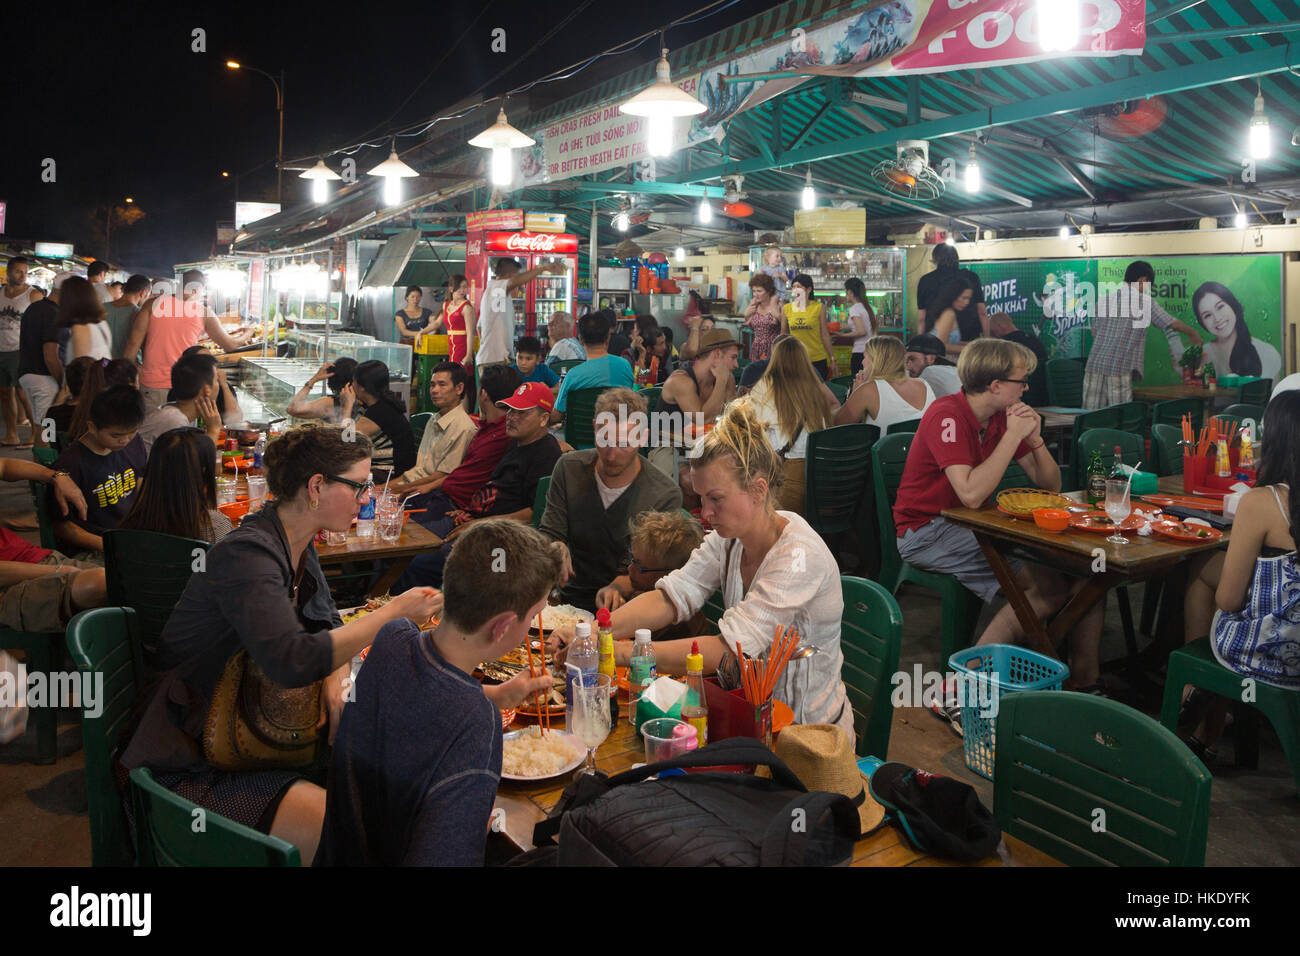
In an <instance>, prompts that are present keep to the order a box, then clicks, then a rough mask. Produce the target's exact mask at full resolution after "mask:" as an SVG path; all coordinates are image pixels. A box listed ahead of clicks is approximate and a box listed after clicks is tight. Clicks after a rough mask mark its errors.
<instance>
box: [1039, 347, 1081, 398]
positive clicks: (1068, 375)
mask: <svg viewBox="0 0 1300 956" xmlns="http://www.w3.org/2000/svg"><path fill="white" fill-rule="evenodd" d="M1047 397H1048V400H1049V402H1050V403H1051V404H1052V405H1056V406H1058V407H1061V408H1080V407H1082V406H1083V363H1082V362H1080V361H1077V360H1076V359H1050V360H1049V361H1048V363H1047Z"/></svg>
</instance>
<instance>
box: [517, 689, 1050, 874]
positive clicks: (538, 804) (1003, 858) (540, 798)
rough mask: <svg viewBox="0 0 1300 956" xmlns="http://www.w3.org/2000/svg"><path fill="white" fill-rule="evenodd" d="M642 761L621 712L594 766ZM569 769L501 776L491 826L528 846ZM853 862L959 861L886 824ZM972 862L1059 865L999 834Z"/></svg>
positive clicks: (863, 842) (559, 722)
mask: <svg viewBox="0 0 1300 956" xmlns="http://www.w3.org/2000/svg"><path fill="white" fill-rule="evenodd" d="M536 722H537V721H536V719H535V718H531V717H522V716H521V717H517V718H516V722H515V723H514V724H512V725H511V727H510V728H509V729H510V730H518V729H522V728H523V727H525V726H527V725H528V724H532V723H536ZM563 726H564V720H563V718H559V719H557V718H555V717H552V718H551V727H552V728H553V729H562V728H563ZM644 762H645V748H644V745H643V743H642V742H641V739H640V738H639V737H638V736H637V733H636V731H635V730H634V729H633V727H632V725H631V724H630V723H629V722H628V719H627V714H626V713H623V714H622V715H621V718H620V720H619V722H618V726H617V727H615V728H614V729H613V730H612V731H611V732H610V735H609V737H607V738H606V739H605V742H604V743H603V744H601V745H600V747H599V748H598V749H597V750H596V767H597V769H599V770H600V771H602V772H604V773H607V774H611V775H612V774H614V773H618V772H620V771H623V770H630V769H631V768H632V766H633V765H634V764H638V763H644ZM572 778H573V774H572V773H566V774H563V775H561V776H559V777H553V778H551V779H550V780H542V781H540V782H538V783H519V782H515V781H510V780H502V781H501V786H500V789H499V790H498V791H497V799H496V809H499V810H501V811H502V813H501V814H498V815H497V822H496V824H494V829H495V830H497V831H498V832H499V833H501V834H502V835H504V836H505V837H506V838H507V839H508V840H509V841H510V842H511V843H512V844H514V846H515V847H516V848H518V849H519V850H521V851H523V850H531V849H532V848H533V827H534V826H535V825H536V824H537V823H539V822H540V821H542V820H544V819H546V815H547V813H548V812H550V810H551V809H552V808H553V807H554V806H555V804H556V803H558V802H559V799H560V795H561V794H562V793H563V792H564V788H565V787H566V786H567V785H568V784H569V782H570V781H571V780H572ZM852 865H853V866H962V865H965V864H961V863H957V862H956V861H954V860H946V859H943V858H942V857H937V856H932V855H930V854H928V853H924V852H922V851H920V850H917V849H916V848H915V847H913V846H912V845H911V844H910V843H908V842H907V840H906V838H904V837H903V836H902V834H901V833H899V831H898V829H897V828H896V827H893V826H890V825H888V824H886V825H884V826H881V827H880V828H878V829H876V830H874V831H873V832H871V833H869V834H867V835H866V836H864V837H863V838H862V839H860V840H859V841H858V842H857V845H856V846H855V847H854V850H853V863H852ZM975 865H976V866H1060V865H1061V864H1060V863H1059V862H1057V861H1056V860H1054V859H1053V858H1052V857H1050V856H1048V855H1047V854H1045V853H1043V852H1042V851H1040V850H1036V849H1034V848H1033V847H1031V846H1029V845H1028V844H1027V843H1023V842H1021V841H1020V840H1017V839H1016V838H1015V837H1011V836H1006V835H1005V834H1004V835H1003V837H1002V842H1001V843H1000V844H999V845H998V848H997V851H996V852H995V853H993V854H991V855H989V856H988V857H986V858H985V859H984V860H982V861H980V862H979V863H977V864H975Z"/></svg>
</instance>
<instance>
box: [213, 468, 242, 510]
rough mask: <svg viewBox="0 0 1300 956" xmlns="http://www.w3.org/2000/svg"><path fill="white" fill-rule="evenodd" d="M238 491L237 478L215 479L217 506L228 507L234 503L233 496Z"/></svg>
mask: <svg viewBox="0 0 1300 956" xmlns="http://www.w3.org/2000/svg"><path fill="white" fill-rule="evenodd" d="M238 489H239V480H238V479H237V478H227V477H226V476H224V475H223V476H221V477H220V478H218V479H217V504H219V505H230V504H234V503H235V494H236V493H237V491H238Z"/></svg>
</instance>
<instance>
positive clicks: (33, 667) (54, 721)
mask: <svg viewBox="0 0 1300 956" xmlns="http://www.w3.org/2000/svg"><path fill="white" fill-rule="evenodd" d="M62 647H63V633H62V632H60V631H51V632H50V633H48V634H44V633H41V632H39V631H14V630H11V629H9V628H7V627H0V648H4V649H6V650H12V649H18V650H21V651H24V652H26V654H27V671H28V673H41V674H52V673H54V672H55V671H57V670H59V669H60V668H59V667H58V666H57V665H58V663H59V661H60V660H61V657H60V655H61V653H62V650H61V649H62ZM28 720H30V721H32V722H33V723H34V724H35V726H36V759H35V760H33V761H32V762H33V763H35V764H38V765H41V766H47V765H49V764H52V763H54V762H55V761H56V760H57V759H58V756H59V709H58V708H57V707H36V708H33V709H32V710H31V711H30V712H29V714H28Z"/></svg>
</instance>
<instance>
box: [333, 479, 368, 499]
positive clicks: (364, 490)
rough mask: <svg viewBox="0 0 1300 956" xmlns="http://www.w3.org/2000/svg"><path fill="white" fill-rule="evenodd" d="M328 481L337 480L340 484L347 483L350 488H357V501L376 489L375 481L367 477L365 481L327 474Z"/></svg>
mask: <svg viewBox="0 0 1300 956" xmlns="http://www.w3.org/2000/svg"><path fill="white" fill-rule="evenodd" d="M324 478H325V480H326V481H337V482H338V483H339V484H340V485H347V486H348V487H349V488H355V489H357V501H361V500H362V499H364V498H365V497H366V495H368V494H369V493H370V492H371V490H373V489H374V487H375V483H374V482H373V481H371V480H370V479H369V478H367V479H366V480H365V481H353V480H352V479H351V478H344V477H343V476H342V475H325V476H324Z"/></svg>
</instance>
